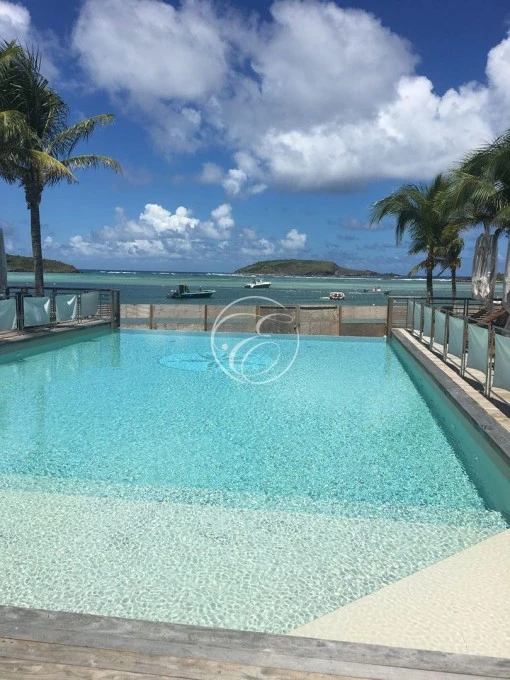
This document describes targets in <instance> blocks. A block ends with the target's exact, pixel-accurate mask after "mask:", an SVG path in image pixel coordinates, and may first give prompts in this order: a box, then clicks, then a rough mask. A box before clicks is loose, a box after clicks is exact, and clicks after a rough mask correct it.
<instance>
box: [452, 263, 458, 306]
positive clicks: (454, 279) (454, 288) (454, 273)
mask: <svg viewBox="0 0 510 680" xmlns="http://www.w3.org/2000/svg"><path fill="white" fill-rule="evenodd" d="M451 272H452V297H454V298H455V297H457V267H452V268H451Z"/></svg>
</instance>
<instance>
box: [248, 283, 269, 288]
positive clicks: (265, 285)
mask: <svg viewBox="0 0 510 680" xmlns="http://www.w3.org/2000/svg"><path fill="white" fill-rule="evenodd" d="M270 285H271V284H270V283H247V284H246V285H245V288H269V286H270Z"/></svg>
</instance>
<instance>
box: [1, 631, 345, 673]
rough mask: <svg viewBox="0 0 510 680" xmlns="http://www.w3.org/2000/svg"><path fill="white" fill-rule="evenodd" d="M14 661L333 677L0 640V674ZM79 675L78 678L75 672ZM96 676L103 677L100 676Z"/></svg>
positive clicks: (127, 669) (100, 667) (138, 669)
mask: <svg viewBox="0 0 510 680" xmlns="http://www.w3.org/2000/svg"><path fill="white" fill-rule="evenodd" d="M13 661H19V662H24V663H25V664H27V665H30V664H32V665H33V666H34V667H36V666H37V665H40V664H56V665H60V666H64V667H66V668H93V669H96V670H104V671H106V670H115V671H119V672H122V673H123V674H124V673H129V674H134V676H135V677H137V678H138V677H139V676H140V677H142V676H143V678H144V679H145V680H147V678H148V677H150V678H153V677H158V678H160V677H165V678H166V677H168V678H190V679H193V680H209V678H211V677H213V676H221V677H222V678H223V679H224V680H239V679H241V678H249V679H250V680H267V678H278V680H331V679H332V677H333V676H331V675H324V674H322V673H306V672H302V671H289V670H284V669H279V668H276V669H275V668H270V667H264V668H261V667H260V666H246V665H239V664H230V663H224V662H218V661H202V660H198V659H185V658H177V657H172V656H163V655H161V656H155V655H151V654H137V653H134V652H119V651H112V650H106V649H90V648H84V647H73V646H67V645H52V644H45V643H34V642H25V641H16V640H5V639H1V640H0V677H2V678H3V677H4V676H3V675H2V674H1V671H2V667H3V664H5V665H8V664H9V663H12V662H13ZM78 677H81V676H79V675H78ZM98 677H103V676H102V675H99V676H98ZM116 677H117V676H116ZM336 678H337V679H338V680H353V677H352V676H345V675H343V676H336Z"/></svg>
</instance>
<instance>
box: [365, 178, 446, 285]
mask: <svg viewBox="0 0 510 680" xmlns="http://www.w3.org/2000/svg"><path fill="white" fill-rule="evenodd" d="M448 186H449V178H447V177H446V176H445V175H441V174H440V175H437V177H436V178H435V179H434V180H433V181H432V182H431V183H430V184H428V185H427V184H419V185H417V184H404V185H403V186H401V187H400V188H399V189H397V190H396V191H395V192H393V193H392V194H390V195H389V196H387V197H386V198H382V199H381V200H379V201H377V202H376V203H374V205H373V206H372V210H371V215H370V224H376V223H377V222H380V221H381V220H382V219H383V218H384V217H386V216H388V215H392V216H393V217H395V218H396V223H395V235H396V241H397V245H400V243H402V239H403V237H404V235H405V234H406V233H409V236H410V241H411V243H410V246H409V250H408V254H409V255H417V254H419V253H425V254H426V257H425V259H424V260H423V261H422V262H420V263H419V264H417V265H416V266H415V267H413V269H411V271H410V272H409V274H410V275H413V274H415V273H416V272H417V271H419V270H420V269H425V271H426V274H427V296H429V297H432V296H433V294H434V291H433V284H432V278H433V271H434V268H435V267H436V266H437V265H438V264H441V263H442V261H443V260H442V256H443V232H444V229H445V227H446V225H447V224H448V221H449V203H448V200H447V190H448Z"/></svg>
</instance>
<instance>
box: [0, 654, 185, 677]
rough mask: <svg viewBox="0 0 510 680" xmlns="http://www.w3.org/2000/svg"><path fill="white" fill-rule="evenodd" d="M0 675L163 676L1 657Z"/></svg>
mask: <svg viewBox="0 0 510 680" xmlns="http://www.w3.org/2000/svg"><path fill="white" fill-rule="evenodd" d="M0 677H1V678H2V680H162V678H164V677H165V676H161V675H141V674H140V673H120V674H119V672H118V671H115V670H103V669H96V668H80V667H78V666H63V665H61V664H53V663H38V664H33V663H26V662H23V661H17V660H5V659H2V660H0ZM166 677H167V678H168V677H171V676H166ZM174 680H176V676H174Z"/></svg>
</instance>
